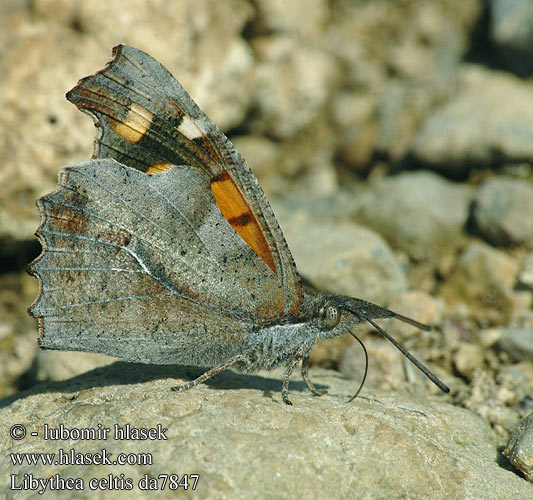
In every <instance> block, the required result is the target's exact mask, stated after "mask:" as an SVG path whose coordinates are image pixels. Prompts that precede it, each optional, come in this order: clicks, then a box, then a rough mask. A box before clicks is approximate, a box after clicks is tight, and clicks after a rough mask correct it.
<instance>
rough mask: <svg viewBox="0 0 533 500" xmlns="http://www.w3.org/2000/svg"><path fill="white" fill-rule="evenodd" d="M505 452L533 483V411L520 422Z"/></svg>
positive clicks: (510, 460)
mask: <svg viewBox="0 0 533 500" xmlns="http://www.w3.org/2000/svg"><path fill="white" fill-rule="evenodd" d="M503 454H504V455H505V456H506V457H507V458H508V459H509V462H511V463H512V464H513V465H514V466H515V467H516V468H517V469H518V470H519V471H520V472H522V473H523V474H524V476H525V478H526V479H527V480H528V481H529V482H531V483H533V413H530V414H529V415H528V416H527V417H526V418H524V420H522V421H521V422H520V423H519V424H518V426H517V427H516V429H515V431H514V432H513V434H512V435H511V437H510V438H509V443H508V445H507V448H505V450H504V451H503Z"/></svg>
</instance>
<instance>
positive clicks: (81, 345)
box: [29, 45, 448, 404]
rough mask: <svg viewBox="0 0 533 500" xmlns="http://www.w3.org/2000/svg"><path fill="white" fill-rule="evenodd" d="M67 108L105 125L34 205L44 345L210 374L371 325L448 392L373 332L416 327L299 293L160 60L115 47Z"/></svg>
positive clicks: (35, 308)
mask: <svg viewBox="0 0 533 500" xmlns="http://www.w3.org/2000/svg"><path fill="white" fill-rule="evenodd" d="M113 55H114V57H113V60H112V61H111V62H110V63H109V64H108V65H107V66H106V67H105V68H104V69H103V70H101V71H98V72H97V73H96V74H94V75H92V76H89V77H87V78H84V79H82V80H81V81H80V82H79V83H78V85H76V86H75V87H74V88H73V89H72V90H71V91H70V92H69V93H68V94H67V99H68V100H69V101H71V102H73V103H74V104H75V105H76V106H77V107H78V108H79V109H80V110H82V111H84V112H86V113H89V114H90V115H92V116H93V117H94V119H95V121H96V125H97V127H98V130H99V134H98V137H97V139H96V142H95V150H94V155H93V159H91V160H88V161H84V162H81V163H77V164H76V165H72V166H68V167H65V168H64V169H63V170H62V171H61V174H60V177H59V186H58V188H57V189H56V190H55V191H54V192H52V193H50V194H48V195H46V196H44V197H43V198H41V199H40V200H39V201H38V202H37V206H38V208H39V211H40V213H41V215H42V223H41V225H40V226H39V228H38V230H37V233H36V234H37V236H38V237H39V238H40V241H41V244H42V246H43V252H42V254H41V255H40V256H39V257H38V258H37V259H36V260H35V261H34V262H33V263H32V264H31V265H30V267H29V271H30V272H31V273H32V274H33V275H35V276H36V277H37V278H38V279H39V283H40V293H39V297H38V298H37V300H36V301H35V303H34V304H33V305H32V306H31V307H30V309H29V311H30V314H32V315H33V316H35V317H36V318H38V320H39V329H40V337H39V345H40V346H41V347H42V348H44V349H59V350H74V351H93V352H99V353H104V354H109V355H112V356H117V357H120V358H124V359H127V360H131V361H138V362H144V363H163V364H183V365H196V366H208V367H212V368H211V369H210V370H209V371H207V372H206V373H204V374H203V375H202V376H200V377H198V378H197V379H196V380H194V381H192V382H190V383H188V384H185V385H182V386H179V387H176V388H174V389H177V390H184V389H188V388H190V387H193V386H195V385H196V384H198V383H200V382H203V381H204V380H207V379H208V378H210V377H212V376H213V375H216V374H217V373H219V372H220V371H221V370H224V369H225V368H228V367H230V366H234V367H236V368H237V369H240V370H242V371H245V372H251V371H254V370H258V369H271V368H274V367H276V366H280V365H283V366H286V372H285V379H284V381H283V387H282V396H283V400H284V401H285V402H286V403H287V404H290V401H289V398H288V385H289V377H290V375H291V373H292V371H293V369H294V367H295V366H296V365H297V364H298V363H299V362H300V361H302V375H303V379H304V381H305V382H306V385H307V387H308V388H309V389H310V390H311V391H312V392H313V393H314V394H319V393H320V392H319V391H318V390H317V389H316V388H315V387H314V386H313V384H312V383H311V381H310V380H309V376H308V360H309V352H310V350H311V348H312V347H313V345H314V344H315V342H316V341H317V340H318V339H327V338H331V337H336V336H338V335H340V334H341V333H344V332H349V331H350V329H351V328H352V327H353V326H354V325H355V324H357V323H359V322H361V321H364V320H366V321H369V322H370V323H371V324H372V325H373V326H374V327H375V328H377V329H378V330H379V331H380V332H381V333H382V334H383V335H385V336H386V337H387V338H388V339H389V340H390V341H391V342H393V343H394V345H395V346H396V347H398V348H399V349H400V350H401V351H402V352H403V353H404V354H405V355H406V356H407V357H408V358H409V359H410V360H411V361H413V362H414V363H415V364H416V365H417V367H418V368H420V369H421V370H422V371H423V372H424V373H425V374H426V375H427V376H428V377H429V378H430V379H431V380H432V381H433V382H434V383H436V384H437V385H438V386H439V387H440V388H441V389H442V390H444V391H446V392H447V391H448V388H447V387H446V386H445V385H444V384H443V383H442V382H440V381H439V380H438V379H437V378H436V377H435V376H434V375H433V374H432V373H431V372H430V371H429V370H428V369H427V368H425V367H424V366H423V365H422V364H420V363H419V362H418V361H417V360H416V359H414V358H413V357H412V356H411V355H410V354H409V353H408V352H407V351H406V350H405V349H403V348H402V347H401V346H400V345H399V344H398V343H397V342H396V341H395V340H394V339H392V338H391V337H390V336H389V335H388V334H387V333H386V332H385V331H383V329H381V328H380V327H379V326H378V325H376V323H375V322H374V321H373V320H374V319H376V318H397V319H400V320H402V321H405V322H407V323H410V324H412V325H415V326H417V327H419V328H426V329H427V327H425V326H424V325H421V324H420V323H418V322H416V321H414V320H412V319H409V318H406V317H404V316H401V315H399V314H396V313H394V312H392V311H389V310H387V309H384V308H382V307H379V306H377V305H374V304H371V303H369V302H365V301H363V300H360V299H355V298H350V297H342V296H333V295H326V294H323V293H320V292H318V291H316V290H314V289H312V288H310V287H307V286H304V285H303V284H302V282H301V279H300V276H299V274H298V271H297V270H296V266H295V264H294V261H293V258H292V256H291V253H290V251H289V248H288V246H287V243H286V241H285V239H284V237H283V234H282V232H281V230H280V228H279V225H278V222H277V221H276V218H275V216H274V214H273V212H272V209H271V208H270V205H269V203H268V201H267V200H266V198H265V195H264V194H263V191H262V190H261V188H260V187H259V184H258V182H257V180H256V178H255V176H254V175H253V173H252V171H251V170H250V168H249V167H248V165H247V164H246V162H245V161H244V160H243V158H242V157H241V156H240V154H239V153H238V152H237V151H236V150H235V148H234V147H233V145H232V144H231V142H229V140H228V139H227V138H226V136H225V135H224V134H223V133H222V132H221V131H220V130H219V129H218V128H217V127H216V126H215V125H214V124H213V123H212V122H211V121H210V120H209V118H207V116H206V115H205V114H204V113H203V112H202V111H201V110H200V109H199V108H198V106H197V105H196V104H195V103H194V102H193V101H192V99H191V98H190V97H189V95H188V94H187V93H186V92H185V90H184V89H183V87H182V86H181V85H180V84H179V83H178V82H177V81H176V80H175V79H174V78H173V77H172V75H171V74H170V73H169V72H168V71H167V70H166V69H165V68H164V67H163V66H162V65H161V64H159V63H158V62H157V61H156V60H155V59H153V58H152V57H150V56H149V55H147V54H145V53H144V52H141V51H140V50H137V49H135V48H133V47H128V46H125V45H120V46H118V47H116V48H115V49H114V52H113Z"/></svg>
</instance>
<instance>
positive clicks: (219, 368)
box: [170, 354, 245, 392]
mask: <svg viewBox="0 0 533 500" xmlns="http://www.w3.org/2000/svg"><path fill="white" fill-rule="evenodd" d="M244 358H245V357H244V356H243V355H242V354H237V355H236V356H233V358H230V359H228V360H227V361H224V363H221V364H220V365H218V366H215V367H214V368H211V370H207V371H206V372H205V373H203V374H202V375H200V376H199V377H197V378H195V379H194V380H193V381H191V382H187V383H186V384H182V385H176V386H174V387H171V388H170V390H171V391H177V392H183V391H188V390H189V389H192V388H193V387H195V386H197V385H198V384H201V383H202V382H205V381H206V380H209V379H210V378H211V377H214V376H215V375H218V374H219V373H220V372H222V371H224V370H225V369H226V368H229V367H230V366H231V365H232V364H233V363H236V362H237V361H241V360H243V359H244Z"/></svg>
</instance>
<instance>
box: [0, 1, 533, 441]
mask: <svg viewBox="0 0 533 500" xmlns="http://www.w3.org/2000/svg"><path fill="white" fill-rule="evenodd" d="M125 5H126V4H125V3H124V2H116V1H109V0H105V1H104V0H94V1H91V2H85V1H74V0H27V1H11V0H0V271H1V274H0V345H1V352H0V359H1V361H0V395H1V396H6V395H9V394H11V393H14V392H16V391H19V390H22V389H25V388H28V387H30V386H31V385H33V384H35V383H36V382H37V381H39V380H44V379H61V378H67V377H70V376H72V375H74V374H76V373H80V372H84V371H86V370H88V369H89V368H90V367H94V366H95V365H98V364H102V363H108V362H109V359H108V358H105V357H103V356H97V355H90V354H83V353H81V354H80V353H76V354H74V353H38V349H37V346H36V342H35V340H36V337H37V328H36V325H35V322H34V321H33V320H32V319H31V318H30V317H29V316H27V314H26V308H27V307H28V305H29V304H30V303H31V302H32V301H33V300H34V298H35V297H36V295H37V282H36V280H34V279H33V278H31V277H29V276H27V275H26V274H25V272H24V268H25V266H26V264H27V263H28V262H29V261H31V260H32V259H33V258H35V257H36V256H37V255H38V254H39V252H40V247H39V244H38V243H37V241H36V239H35V238H34V236H33V233H34V231H35V229H36V227H37V226H38V224H39V218H38V216H37V211H36V209H35V206H34V202H35V200H36V199H37V198H38V197H39V196H42V195H43V194H45V193H47V192H49V191H51V190H52V189H54V187H55V184H56V179H57V174H58V172H59V170H60V168H61V167H62V166H64V165H66V164H69V163H74V162H77V161H80V160H83V159H86V158H88V157H90V155H91V153H92V142H93V138H94V127H93V125H92V124H91V120H90V119H89V118H88V117H87V116H84V115H83V114H81V113H79V112H78V111H77V110H76V109H75V107H74V106H72V105H70V104H69V103H68V102H67V101H66V100H65V99H64V94H65V92H66V91H67V90H69V89H70V88H71V87H72V86H73V85H74V84H75V83H76V82H77V80H78V79H79V78H81V77H83V76H86V75H88V74H91V73H94V72H95V71H96V70H98V69H100V68H102V67H103V65H104V64H105V62H106V61H108V60H109V58H110V54H111V48H112V47H113V46H114V45H116V44H118V43H126V44H130V45H134V46H136V47H138V48H140V49H142V50H144V51H146V52H148V53H150V54H151V55H152V56H154V57H155V58H156V59H158V60H159V61H161V62H162V63H163V64H164V65H165V66H166V67H167V68H168V69H169V70H170V71H171V72H172V73H173V74H174V75H175V76H176V78H177V79H178V80H179V81H180V82H181V83H182V84H183V86H184V87H185V88H186V89H187V90H188V92H189V93H190V95H191V96H192V97H193V98H194V99H195V100H196V102H197V103H198V104H199V105H200V107H202V108H203V110H204V111H205V112H206V113H207V114H208V116H210V117H211V118H212V120H213V121H214V122H215V123H217V124H218V125H219V126H220V127H221V128H222V130H223V131H225V132H226V133H227V135H228V136H229V137H230V138H231V139H232V140H233V141H234V143H235V145H236V147H237V148H238V149H239V150H240V151H241V153H242V154H243V156H244V157H245V158H246V159H247V160H248V162H249V163H250V165H251V166H252V168H253V169H254V172H255V173H256V175H257V177H258V178H259V180H260V183H261V184H262V186H263V188H264V190H265V192H266V194H267V196H268V197H269V199H270V200H271V201H272V204H273V207H274V210H275V212H276V214H277V216H278V218H279V220H280V223H281V225H282V228H283V229H284V232H285V234H286V236H287V239H288V242H289V245H290V246H291V249H292V251H293V254H294V257H295V259H296V262H297V264H298V267H299V269H300V272H301V273H302V274H303V275H304V276H305V277H306V278H307V279H308V280H309V281H311V282H312V283H313V284H315V285H316V286H318V287H320V288H321V289H323V290H328V291H330V292H334V293H347V294H351V295H354V296H357V297H361V298H366V299H369V300H372V301H375V302H378V303H380V304H383V305H387V306H390V307H391V308H395V309H396V310H398V311H399V312H401V313H403V314H406V315H409V316H412V317H415V318H417V319H419V320H420V321H423V322H425V323H429V324H431V325H433V326H434V327H435V328H434V331H432V332H420V331H416V330H415V329H413V328H410V327H409V326H406V325H398V324H397V323H394V322H390V323H389V324H387V325H386V327H387V329H388V331H389V332H390V333H392V334H393V335H395V336H396V337H397V338H398V340H400V341H401V342H403V343H404V344H405V345H406V347H407V348H409V349H411V350H413V352H415V353H416V355H417V356H418V357H420V358H421V359H423V360H425V361H427V363H428V365H429V366H430V367H431V369H432V370H434V371H435V372H436V373H437V375H438V376H439V377H441V378H443V379H444V381H445V382H446V383H447V384H448V385H449V386H450V387H451V388H452V393H451V395H450V396H449V397H450V401H452V402H454V403H455V404H457V405H461V406H464V407H466V408H470V409H472V410H474V411H475V412H477V413H478V414H479V415H481V416H482V417H483V418H485V419H486V420H487V421H488V422H489V423H490V425H491V426H492V427H493V429H494V430H495V431H496V433H497V435H498V436H499V440H500V443H501V444H504V443H505V442H506V439H507V437H508V435H509V432H510V431H511V430H512V429H513V428H514V426H515V425H516V424H517V422H518V421H519V420H520V419H521V418H523V417H524V416H525V415H526V414H528V413H529V412H531V410H532V409H533V361H532V347H531V346H532V344H533V311H532V293H533V184H532V180H533V175H532V170H531V166H532V164H533V84H532V80H531V76H532V75H533V63H532V61H533V59H532V58H531V53H532V50H533V2H530V1H529V0H492V1H489V0H487V1H482V0H447V1H446V2H442V1H438V0H434V1H432V0H429V1H428V0H402V1H398V0H359V1H349V0H330V1H326V0H291V1H290V2H289V1H283V0H254V1H246V0H226V1H224V2H219V1H216V0H179V1H167V0H153V1H145V0H132V1H130V2H128V3H127V8H126V7H125ZM358 331H359V333H360V335H361V337H362V339H363V340H364V341H366V343H367V346H368V350H369V354H370V363H371V365H370V377H369V382H368V385H367V387H366V388H365V390H367V391H372V390H375V389H377V388H379V389H382V390H388V389H394V390H402V389H403V390H406V389H407V388H409V387H412V384H411V385H408V381H410V382H412V381H413V380H414V379H416V381H418V384H415V385H416V386H417V387H418V389H417V390H421V391H428V392H433V391H434V390H435V389H434V388H433V387H431V386H430V385H426V383H425V381H422V380H419V377H418V374H417V373H414V372H413V371H412V370H411V369H410V368H409V367H406V366H405V365H404V368H402V359H401V355H400V354H399V353H398V352H397V351H396V350H395V348H394V347H393V346H392V345H389V344H388V343H387V342H386V341H385V340H382V339H381V338H379V337H378V336H377V334H376V333H375V332H374V331H373V329H372V328H370V327H360V328H359V330H358ZM350 346H351V339H349V338H344V337H343V338H339V339H336V340H335V341H329V342H328V343H325V344H324V345H320V346H317V348H316V349H315V350H314V351H313V362H314V363H315V364H320V365H322V366H325V367H334V368H336V369H338V370H342V371H343V373H344V374H345V375H347V376H350V377H358V376H360V374H361V373H362V366H363V365H362V358H358V357H357V356H359V354H358V353H357V350H355V351H354V349H353V348H352V347H350Z"/></svg>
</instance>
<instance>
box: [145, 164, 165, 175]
mask: <svg viewBox="0 0 533 500" xmlns="http://www.w3.org/2000/svg"><path fill="white" fill-rule="evenodd" d="M170 165H171V164H170V163H169V162H168V161H167V162H165V163H154V164H153V165H150V166H149V167H148V168H147V169H146V171H145V172H144V173H145V174H148V175H152V174H160V173H161V172H164V171H165V170H168V169H169V168H170Z"/></svg>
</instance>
